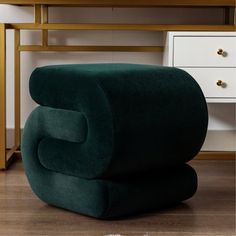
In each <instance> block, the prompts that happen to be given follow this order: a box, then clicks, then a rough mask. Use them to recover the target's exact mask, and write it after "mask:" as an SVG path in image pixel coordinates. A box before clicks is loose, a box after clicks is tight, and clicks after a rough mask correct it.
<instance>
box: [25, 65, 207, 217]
mask: <svg viewBox="0 0 236 236" xmlns="http://www.w3.org/2000/svg"><path fill="white" fill-rule="evenodd" d="M30 93H31V96H32V98H33V99H34V100H35V101H36V102H37V103H38V104H40V106H39V107H37V108H36V109H35V110H34V111H33V112H32V113H31V115H30V117H29V118H28V120H27V122H26V125H25V129H24V134H23V141H22V153H23V161H24V166H25V170H26V174H27V177H28V179H29V182H30V184H31V186H32V189H33V190H34V192H35V193H36V194H37V195H38V196H39V198H41V199H42V200H43V201H45V202H47V203H49V204H53V205H56V206H59V207H62V208H66V209H70V210H72V211H76V212H80V213H82V214H85V215H90V216H94V217H99V218H110V217H117V216H121V215H126V214H131V213H134V212H139V211H142V210H147V209H156V208H160V207H164V206H167V205H170V204H174V203H177V202H180V201H183V200H185V199H187V198H189V197H191V196H192V195H193V194H194V192H195V191H196V187H197V177H196V174H195V172H194V170H193V169H192V168H191V167H189V166H188V165H186V164H185V163H186V162H187V161H189V160H191V159H192V158H193V157H194V156H195V155H196V154H197V153H198V152H199V150H200V148H201V146H202V144H203V142H204V139H205V135H206V130H207V122H208V114H207V106H206V102H205V98H204V96H203V94H202V91H201V89H200V88H199V86H198V84H197V83H196V82H195V80H194V79H193V78H192V77H191V76H190V75H189V74H187V73H186V72H185V71H183V70H180V69H176V68H169V67H160V66H151V65H134V64H88V65H61V66H47V67H42V68H38V69H36V70H35V71H34V72H33V73H32V76H31V78H30Z"/></svg>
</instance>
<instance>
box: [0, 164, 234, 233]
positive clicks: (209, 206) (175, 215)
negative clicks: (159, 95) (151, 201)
mask: <svg viewBox="0 0 236 236" xmlns="http://www.w3.org/2000/svg"><path fill="white" fill-rule="evenodd" d="M190 164H191V166H193V167H194V168H195V170H196V171H197V173H198V176H199V188H198V191H197V193H196V195H195V196H194V197H193V198H191V199H189V200H188V201H186V202H184V203H182V204H179V205H178V206H175V207H172V208H169V209H165V210H161V211H157V212H150V213H146V214H142V215H138V216H135V217H129V218H126V219H122V220H110V221H102V220H96V219H93V218H89V217H85V216H81V215H79V214H75V213H72V212H69V211H66V210H62V209H58V208H55V207H52V206H48V205H46V204H45V203H43V202H41V201H40V200H38V199H37V197H36V196H35V195H34V194H33V193H32V191H31V189H30V187H29V185H28V182H27V179H26V177H25V175H24V171H23V167H22V163H21V161H20V160H19V161H17V162H16V163H14V164H13V165H12V166H11V168H10V169H9V170H8V171H5V172H4V171H2V172H0V235H1V236H23V235H24V236H36V235H44V236H49V235H52V236H54V235H55V236H56V235H58V236H64V235H65V236H72V235H78V236H99V235H103V236H126V235H129V236H141V235H142V236H158V235H164V236H165V235H170V236H172V235H176V236H177V235H202V236H203V235H204V236H207V235H214V236H216V235H222V236H227V235H235V162H234V161H230V160H217V161H213V160H210V161H209V160H194V161H192V162H190Z"/></svg>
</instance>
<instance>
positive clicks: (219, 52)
mask: <svg viewBox="0 0 236 236" xmlns="http://www.w3.org/2000/svg"><path fill="white" fill-rule="evenodd" d="M217 54H218V55H221V56H223V55H224V50H223V49H222V48H219V49H218V51H217Z"/></svg>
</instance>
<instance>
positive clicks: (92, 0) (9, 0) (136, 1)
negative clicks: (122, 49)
mask: <svg viewBox="0 0 236 236" xmlns="http://www.w3.org/2000/svg"><path fill="white" fill-rule="evenodd" d="M0 4H15V5H33V4H47V5H78V6H87V7H93V6H94V7H112V6H114V7H162V6H163V7H164V6H165V7H172V6H173V7H178V6H179V7H181V6H183V7H199V6H203V7H207V6H209V7H215V6H220V7H224V6H226V7H227V6H231V7H233V6H235V4H236V3H235V0H130V1H128V0H0Z"/></svg>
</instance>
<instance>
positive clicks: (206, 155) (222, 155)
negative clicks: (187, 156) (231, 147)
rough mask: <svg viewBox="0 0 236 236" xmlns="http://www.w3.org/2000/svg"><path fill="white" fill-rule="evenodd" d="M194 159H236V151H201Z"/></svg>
mask: <svg viewBox="0 0 236 236" xmlns="http://www.w3.org/2000/svg"><path fill="white" fill-rule="evenodd" d="M194 160H236V152H200V153H199V154H198V155H197V156H196V157H195V158H194Z"/></svg>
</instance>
